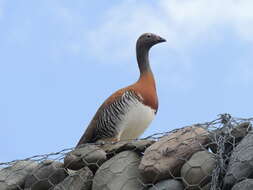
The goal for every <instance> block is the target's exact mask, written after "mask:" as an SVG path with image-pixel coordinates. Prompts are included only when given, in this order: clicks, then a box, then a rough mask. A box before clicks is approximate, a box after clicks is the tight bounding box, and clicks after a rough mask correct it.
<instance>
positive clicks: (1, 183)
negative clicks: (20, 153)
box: [0, 161, 38, 190]
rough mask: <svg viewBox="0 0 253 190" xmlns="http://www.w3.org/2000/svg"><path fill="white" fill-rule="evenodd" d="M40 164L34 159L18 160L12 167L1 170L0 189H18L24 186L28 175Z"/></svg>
mask: <svg viewBox="0 0 253 190" xmlns="http://www.w3.org/2000/svg"><path fill="white" fill-rule="evenodd" d="M37 165H38V164H37V163H36V162H34V161H18V162H16V163H14V165H12V166H10V167H6V168H3V169H1V170H0V189H1V190H16V189H21V188H23V187H24V183H25V178H26V176H27V175H28V174H29V173H31V172H32V171H33V170H34V168H36V166H37Z"/></svg>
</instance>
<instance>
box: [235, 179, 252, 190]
mask: <svg viewBox="0 0 253 190" xmlns="http://www.w3.org/2000/svg"><path fill="white" fill-rule="evenodd" d="M252 189H253V179H245V180H243V181H241V182H239V183H237V184H235V185H234V186H233V188H232V189H231V190H252Z"/></svg>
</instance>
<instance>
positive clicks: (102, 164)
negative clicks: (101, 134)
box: [0, 114, 253, 190]
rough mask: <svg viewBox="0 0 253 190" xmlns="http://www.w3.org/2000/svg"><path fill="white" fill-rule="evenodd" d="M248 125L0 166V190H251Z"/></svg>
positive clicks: (202, 128) (238, 122)
mask: <svg viewBox="0 0 253 190" xmlns="http://www.w3.org/2000/svg"><path fill="white" fill-rule="evenodd" d="M252 122H253V118H238V117H232V116H231V115H230V114H220V115H218V117H217V119H215V120H213V121H211V122H205V123H198V124H194V125H191V126H186V127H182V128H178V129H174V130H171V131H166V132H161V133H155V134H152V135H150V136H148V137H145V138H142V139H134V140H127V141H120V142H118V143H108V142H107V143H89V144H85V145H82V146H80V147H78V148H66V149H63V150H61V151H58V152H53V153H49V154H43V155H35V156H32V157H29V158H25V159H21V160H13V161H10V162H0V190H48V189H50V190H72V189H73V190H135V189H136V190H137V189H144V190H167V189H168V190H184V189H185V190H195V189H196V190H202V189H203V190H230V189H232V190H236V189H239V188H240V190H244V189H253V140H252V139H253V133H252V132H251V128H252ZM243 185H244V186H243ZM244 187H246V188H244Z"/></svg>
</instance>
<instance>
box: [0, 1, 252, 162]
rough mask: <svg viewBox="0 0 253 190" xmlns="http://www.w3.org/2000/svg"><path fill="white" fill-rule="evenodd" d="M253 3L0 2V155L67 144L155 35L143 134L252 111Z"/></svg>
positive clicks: (131, 73) (126, 78)
mask: <svg viewBox="0 0 253 190" xmlns="http://www.w3.org/2000/svg"><path fill="white" fill-rule="evenodd" d="M252 6H253V2H252V1H251V0H244V1H242V0H238V1H231V0H224V1H222V2H221V1H220V0H213V1H211V2H210V1H208V0H187V1H178V0H171V1H167V0H151V1H145V0H138V1H137V0H125V1H116V0H111V1H108V0H94V1H83V0H76V1H66V0H65V1H64V0H61V1H60V0H43V1H40V0H38V1H32V0H26V1H14V0H8V1H7V0H0V26H1V30H0V42H1V43H0V87H1V93H0V127H1V133H0V162H3V161H10V160H14V159H22V158H26V157H29V156H33V155H35V154H44V153H49V152H54V151H58V150H61V149H63V148H68V147H73V146H75V144H76V143H77V141H78V140H79V138H80V136H81V135H82V133H83V131H84V130H85V128H86V126H87V125H88V123H89V121H90V120H91V118H92V116H93V115H94V113H95V111H96V109H97V108H98V106H99V105H100V104H101V103H102V102H103V101H104V100H105V98H107V97H108V96H109V95H110V94H111V93H113V92H114V91H115V90H117V89H119V88H121V87H124V86H126V85H129V84H131V83H133V82H135V81H136V80H137V79H138V76H139V73H138V68H137V64H136V59H135V49H134V48H135V41H136V39H137V38H138V36H139V35H140V34H142V33H144V32H154V33H157V34H159V35H161V36H162V37H164V38H166V39H167V43H163V44H160V45H157V46H156V47H154V48H152V50H151V53H150V62H151V66H152V69H153V72H154V74H155V77H156V82H157V90H158V96H159V103H160V107H159V111H158V114H157V117H156V118H155V120H154V121H153V122H152V124H151V125H150V127H149V128H148V129H147V131H146V132H145V134H144V135H143V137H144V136H147V135H150V134H152V133H155V132H163V131H168V130H171V129H174V128H179V127H182V126H185V125H190V124H193V123H198V122H205V121H210V120H212V119H215V118H216V116H217V115H218V114H220V113H224V112H228V113H231V114H232V115H233V116H237V117H252V115H253V113H252V107H253V103H252V93H253V75H252V73H253V63H252V60H253V53H252V52H253V12H252V10H251V7H252Z"/></svg>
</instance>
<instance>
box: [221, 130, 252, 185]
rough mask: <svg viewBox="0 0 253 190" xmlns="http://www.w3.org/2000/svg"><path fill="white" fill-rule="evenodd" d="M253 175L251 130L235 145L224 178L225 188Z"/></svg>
mask: <svg viewBox="0 0 253 190" xmlns="http://www.w3.org/2000/svg"><path fill="white" fill-rule="evenodd" d="M252 175H253V133H252V132H250V133H249V134H248V135H247V136H246V137H244V138H243V139H242V141H241V142H240V143H239V144H238V145H237V146H236V147H235V149H234V151H233V153H232V155H231V157H230V161H229V164H228V169H227V173H226V175H225V178H224V188H225V189H229V188H231V187H232V186H233V185H234V184H235V183H237V182H238V181H240V180H242V179H244V178H247V177H249V176H252Z"/></svg>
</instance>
